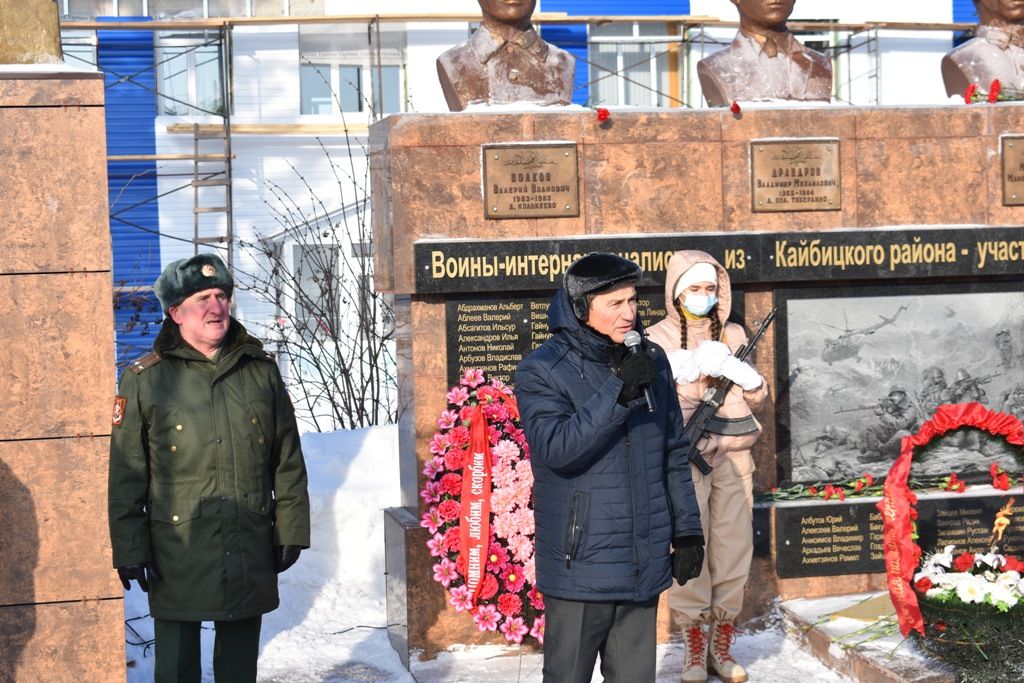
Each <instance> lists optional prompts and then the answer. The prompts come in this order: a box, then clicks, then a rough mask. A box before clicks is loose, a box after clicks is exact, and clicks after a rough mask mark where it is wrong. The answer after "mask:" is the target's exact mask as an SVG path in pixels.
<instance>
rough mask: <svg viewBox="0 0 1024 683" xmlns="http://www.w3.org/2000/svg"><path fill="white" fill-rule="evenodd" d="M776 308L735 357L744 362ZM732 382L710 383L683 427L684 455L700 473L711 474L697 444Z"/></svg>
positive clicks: (762, 333)
mask: <svg viewBox="0 0 1024 683" xmlns="http://www.w3.org/2000/svg"><path fill="white" fill-rule="evenodd" d="M777 311H778V308H773V309H772V310H771V311H769V312H768V315H766V316H765V317H764V322H762V323H761V327H759V328H758V329H757V332H756V333H754V336H753V337H752V338H751V339H750V341H748V342H747V343H746V344H744V345H743V346H741V347H740V350H739V351H737V352H736V358H737V359H739V360H741V361H744V362H746V360H747V357H749V356H750V354H751V352H753V350H754V347H755V346H757V343H758V342H759V341H761V337H763V336H764V333H765V332H766V331H767V330H768V327H769V326H770V325H771V324H772V321H773V320H775V313H776V312H777ZM733 384H735V382H733V381H732V380H731V379H729V378H728V377H723V378H722V381H721V382H718V384H717V386H715V385H712V386H710V387H708V389H707V391H705V392H704V395H703V396H701V398H700V403H698V404H697V409H696V410H694V411H693V415H691V416H690V420H689V422H687V423H686V426H685V427H684V428H683V434H685V435H686V438H687V439H689V440H690V450H689V452H687V454H686V457H687V458H688V459H689V461H690V462H692V463H693V464H694V465H695V466H696V467H697V469H698V470H700V473H701V474H711V465H709V464H708V462H707V460H705V459H704V457H703V456H702V455H701V454H700V448H699V447H698V446H697V444H698V443H699V442H700V440H701V439H703V438H704V434H705V432H707V428H708V422H710V421H711V418H713V417H714V416H715V413H716V412H718V409H719V408H721V407H722V403H724V402H725V397H726V394H728V393H729V390H730V389H732V386H733Z"/></svg>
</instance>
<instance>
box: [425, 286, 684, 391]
mask: <svg viewBox="0 0 1024 683" xmlns="http://www.w3.org/2000/svg"><path fill="white" fill-rule="evenodd" d="M549 303H550V300H549V298H547V297H544V298H531V297H505V298H502V299H480V298H473V299H463V300H450V301H448V302H446V303H445V320H446V326H445V328H446V329H445V339H446V344H447V349H448V354H447V355H448V380H449V384H455V383H457V382H458V379H459V377H460V376H461V374H462V371H463V370H465V369H467V368H479V369H481V370H483V371H484V372H485V373H487V375H488V376H489V377H494V378H497V379H500V380H502V381H503V382H511V380H512V375H513V373H514V372H515V369H516V365H517V364H518V363H519V361H520V360H521V359H522V358H523V356H525V355H527V354H528V353H530V352H531V351H533V350H534V349H535V348H537V347H538V346H540V345H541V344H543V343H544V341H545V340H547V338H548V337H550V336H551V332H550V331H549V330H548V305H549ZM637 314H638V315H639V316H640V319H641V320H642V321H643V322H644V323H645V324H652V323H654V322H657V321H658V320H661V319H662V318H663V317H665V308H664V307H663V306H661V305H660V297H654V296H652V295H641V296H640V297H639V298H638V299H637Z"/></svg>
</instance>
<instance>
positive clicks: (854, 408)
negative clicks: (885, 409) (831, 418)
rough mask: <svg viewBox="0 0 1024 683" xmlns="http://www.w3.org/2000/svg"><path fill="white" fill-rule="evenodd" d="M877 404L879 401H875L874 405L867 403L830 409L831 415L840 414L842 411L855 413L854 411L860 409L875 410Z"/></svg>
mask: <svg viewBox="0 0 1024 683" xmlns="http://www.w3.org/2000/svg"><path fill="white" fill-rule="evenodd" d="M879 405H881V404H880V403H876V404H874V405H868V406H854V407H853V408H836V409H835V410H833V411H832V414H833V415H842V414H843V413H856V412H858V411H861V410H875V409H877V408H878V407H879Z"/></svg>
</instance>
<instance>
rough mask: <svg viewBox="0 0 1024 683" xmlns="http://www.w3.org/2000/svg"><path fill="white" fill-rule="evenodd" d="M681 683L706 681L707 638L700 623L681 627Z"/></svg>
mask: <svg viewBox="0 0 1024 683" xmlns="http://www.w3.org/2000/svg"><path fill="white" fill-rule="evenodd" d="M683 647H684V654H683V679H682V680H683V683H707V680H708V662H707V652H708V639H707V636H705V635H704V626H703V625H702V624H700V623H696V624H690V625H689V626H686V627H684V628H683Z"/></svg>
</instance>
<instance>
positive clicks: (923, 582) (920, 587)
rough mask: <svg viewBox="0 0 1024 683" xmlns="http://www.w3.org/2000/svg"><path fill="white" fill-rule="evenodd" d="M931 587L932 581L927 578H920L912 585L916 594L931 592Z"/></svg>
mask: <svg viewBox="0 0 1024 683" xmlns="http://www.w3.org/2000/svg"><path fill="white" fill-rule="evenodd" d="M931 587H932V580H931V579H929V578H928V577H927V576H922V577H921V578H920V579H918V580H917V583H915V584H914V588H916V589H917V592H918V593H927V592H928V591H929V590H931Z"/></svg>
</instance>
